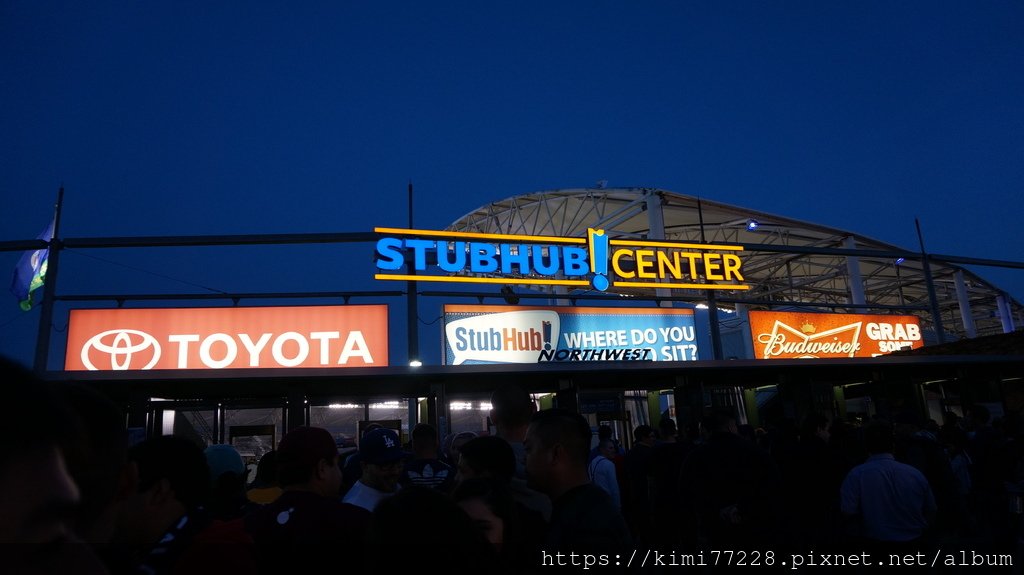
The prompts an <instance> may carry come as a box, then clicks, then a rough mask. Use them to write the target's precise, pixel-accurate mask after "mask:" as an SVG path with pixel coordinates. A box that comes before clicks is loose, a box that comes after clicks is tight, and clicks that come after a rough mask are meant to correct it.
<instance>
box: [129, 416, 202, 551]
mask: <svg viewBox="0 0 1024 575" xmlns="http://www.w3.org/2000/svg"><path fill="white" fill-rule="evenodd" d="M128 459H129V461H130V462H131V463H133V464H134V465H135V466H136V468H137V470H138V478H139V480H138V490H137V491H136V493H135V494H134V495H132V496H131V497H129V498H127V499H125V501H124V502H122V504H121V511H120V513H119V524H118V529H117V532H116V534H115V536H114V540H115V542H116V544H118V545H123V546H126V547H128V548H131V549H135V550H137V551H138V550H143V549H148V548H149V547H151V546H152V545H153V544H155V543H156V542H157V541H158V540H159V538H160V536H161V535H162V534H163V533H165V532H166V531H167V530H168V529H170V528H171V527H172V526H173V525H174V524H175V522H177V520H178V519H179V518H181V517H182V516H183V515H185V514H186V513H188V512H190V511H192V510H194V509H195V508H197V507H199V506H200V505H202V504H204V503H205V502H206V501H207V499H208V497H209V494H210V470H209V467H208V466H207V465H206V457H205V456H204V455H203V450H202V448H200V447H199V446H198V445H197V444H195V443H193V442H192V441H190V440H188V439H185V438H184V437H178V436H173V435H164V436H157V437H151V438H149V439H147V440H145V441H143V442H142V443H139V444H137V445H135V446H133V447H132V448H131V450H129V452H128Z"/></svg>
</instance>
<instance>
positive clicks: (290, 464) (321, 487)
mask: <svg viewBox="0 0 1024 575" xmlns="http://www.w3.org/2000/svg"><path fill="white" fill-rule="evenodd" d="M277 477H278V481H279V482H280V484H281V487H282V488H283V489H285V490H300V491H312V492H314V493H318V494H320V495H323V496H324V497H337V496H338V493H339V492H340V490H341V469H340V468H339V467H338V447H337V445H336V444H335V442H334V437H333V436H332V435H331V433H330V432H329V431H327V430H326V429H323V428H320V427H296V428H295V429H292V430H291V431H289V432H288V433H287V434H285V436H284V437H283V438H281V443H280V445H278V447H277Z"/></svg>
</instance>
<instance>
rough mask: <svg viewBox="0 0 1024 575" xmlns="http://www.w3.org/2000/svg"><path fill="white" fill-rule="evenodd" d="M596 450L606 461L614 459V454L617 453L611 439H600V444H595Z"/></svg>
mask: <svg viewBox="0 0 1024 575" xmlns="http://www.w3.org/2000/svg"><path fill="white" fill-rule="evenodd" d="M597 450H598V452H600V453H601V455H603V456H605V457H606V458H608V459H612V458H614V457H615V454H616V452H617V451H618V449H617V448H616V447H615V442H614V441H612V440H611V439H602V440H601V442H600V443H598V444H597Z"/></svg>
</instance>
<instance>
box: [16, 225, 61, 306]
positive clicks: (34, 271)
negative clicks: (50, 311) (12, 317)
mask: <svg viewBox="0 0 1024 575" xmlns="http://www.w3.org/2000/svg"><path fill="white" fill-rule="evenodd" d="M53 225H54V222H53V221H51V222H50V225H49V226H47V227H46V229H45V230H43V233H41V234H39V239H41V240H43V241H46V242H48V241H50V240H52V239H53ZM49 257H50V248H49V247H46V248H43V249H41V250H31V251H27V252H25V253H24V254H22V256H21V259H20V260H18V265H17V266H15V268H14V278H13V279H12V280H11V293H13V294H14V295H15V297H17V298H18V302H20V304H21V309H23V310H25V311H28V310H30V309H32V292H33V291H35V290H37V289H39V288H41V287H43V282H44V281H45V280H46V260H47V259H48V258H49Z"/></svg>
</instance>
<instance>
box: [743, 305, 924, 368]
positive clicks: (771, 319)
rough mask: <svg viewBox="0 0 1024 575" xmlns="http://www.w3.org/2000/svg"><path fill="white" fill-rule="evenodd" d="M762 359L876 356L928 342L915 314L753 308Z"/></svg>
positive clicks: (752, 327) (752, 323) (753, 334)
mask: <svg viewBox="0 0 1024 575" xmlns="http://www.w3.org/2000/svg"><path fill="white" fill-rule="evenodd" d="M750 336H751V338H753V340H754V357H756V358H757V359H791V358H822V357H875V356H879V355H884V354H887V353H889V352H893V351H899V350H901V349H908V348H918V347H921V346H923V345H924V342H923V340H922V339H921V321H920V320H919V319H918V318H917V316H913V315H862V314H839V313H800V312H775V311H752V312H750Z"/></svg>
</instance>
